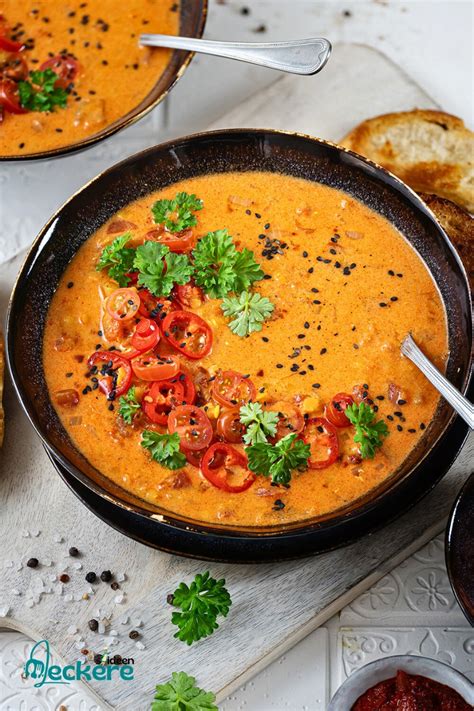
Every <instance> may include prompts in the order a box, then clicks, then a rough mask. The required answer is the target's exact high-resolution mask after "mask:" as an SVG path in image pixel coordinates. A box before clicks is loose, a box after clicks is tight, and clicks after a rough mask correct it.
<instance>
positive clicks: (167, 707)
mask: <svg viewBox="0 0 474 711" xmlns="http://www.w3.org/2000/svg"><path fill="white" fill-rule="evenodd" d="M215 700H216V696H215V694H213V693H212V691H204V690H203V689H200V688H199V687H198V686H196V679H195V678H194V677H193V676H188V674H186V672H173V673H172V674H171V679H170V681H168V682H166V684H159V685H158V686H157V687H156V691H155V696H154V699H153V702H152V704H151V711H218V708H217V706H216V705H215V703H214V702H215Z"/></svg>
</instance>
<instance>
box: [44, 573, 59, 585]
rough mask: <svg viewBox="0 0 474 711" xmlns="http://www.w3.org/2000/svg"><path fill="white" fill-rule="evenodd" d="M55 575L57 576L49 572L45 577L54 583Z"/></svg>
mask: <svg viewBox="0 0 474 711" xmlns="http://www.w3.org/2000/svg"><path fill="white" fill-rule="evenodd" d="M57 577H58V576H57V575H54V574H50V575H47V576H46V579H47V580H49V582H50V583H55V582H56V580H57Z"/></svg>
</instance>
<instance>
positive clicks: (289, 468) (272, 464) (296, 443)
mask: <svg viewBox="0 0 474 711" xmlns="http://www.w3.org/2000/svg"><path fill="white" fill-rule="evenodd" d="M245 454H246V455H247V458H248V467H249V469H250V470H251V471H253V472H255V473H256V474H263V475H264V476H270V477H271V479H272V482H273V483H274V484H282V485H283V486H288V485H289V482H290V481H291V475H292V472H293V470H294V469H298V470H300V471H302V470H303V469H306V467H307V466H308V459H309V455H310V446H309V444H305V443H304V442H303V440H301V439H296V434H289V435H286V437H283V438H282V439H280V440H279V441H278V442H277V443H276V444H270V443H269V442H259V443H257V444H252V445H250V447H246V448H245Z"/></svg>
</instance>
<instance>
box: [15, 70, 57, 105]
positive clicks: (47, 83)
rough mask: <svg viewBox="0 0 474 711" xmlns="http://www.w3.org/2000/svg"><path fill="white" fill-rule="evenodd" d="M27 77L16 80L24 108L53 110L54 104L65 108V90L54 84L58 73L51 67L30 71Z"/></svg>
mask: <svg viewBox="0 0 474 711" xmlns="http://www.w3.org/2000/svg"><path fill="white" fill-rule="evenodd" d="M29 79H30V80H29V81H20V82H18V96H19V99H20V104H21V106H22V107H23V108H24V109H28V111H53V110H54V108H55V107H56V106H59V107H60V108H62V109H64V108H65V106H66V104H67V91H66V90H65V89H61V88H59V87H55V86H54V85H55V84H56V82H57V80H58V75H57V74H56V73H55V72H53V70H52V69H45V70H44V71H40V70H36V71H34V72H30V74H29Z"/></svg>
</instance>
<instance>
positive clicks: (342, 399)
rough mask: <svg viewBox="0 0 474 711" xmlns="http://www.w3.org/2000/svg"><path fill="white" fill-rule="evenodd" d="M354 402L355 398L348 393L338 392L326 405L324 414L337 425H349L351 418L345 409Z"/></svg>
mask: <svg viewBox="0 0 474 711" xmlns="http://www.w3.org/2000/svg"><path fill="white" fill-rule="evenodd" d="M353 404H354V398H353V397H352V396H351V395H348V394H347V393H338V394H337V395H334V397H333V398H331V402H330V403H329V404H328V405H326V407H325V410H324V414H325V416H326V419H328V420H329V422H331V423H332V424H333V425H334V426H335V427H349V425H350V424H351V422H350V420H349V419H348V418H347V417H346V415H345V410H346V408H347V407H349V405H353Z"/></svg>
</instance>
